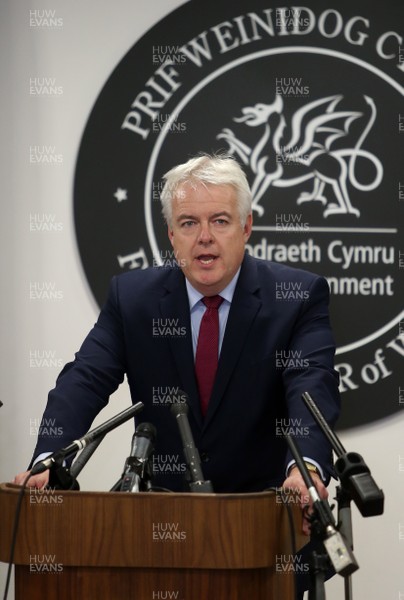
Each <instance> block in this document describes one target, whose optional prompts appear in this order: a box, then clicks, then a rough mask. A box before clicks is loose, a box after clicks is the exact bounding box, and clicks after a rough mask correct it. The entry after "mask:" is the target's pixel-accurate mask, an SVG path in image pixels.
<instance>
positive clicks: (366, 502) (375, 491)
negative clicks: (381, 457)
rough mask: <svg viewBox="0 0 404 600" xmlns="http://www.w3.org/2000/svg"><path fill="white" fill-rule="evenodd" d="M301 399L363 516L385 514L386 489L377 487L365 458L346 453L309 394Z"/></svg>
mask: <svg viewBox="0 0 404 600" xmlns="http://www.w3.org/2000/svg"><path fill="white" fill-rule="evenodd" d="M302 398H303V401H304V403H305V404H306V406H307V408H308V409H309V410H310V412H311V414H312V415H313V417H314V418H315V420H316V421H317V423H318V425H319V426H320V428H321V430H322V431H323V433H324V434H325V436H326V437H327V438H328V440H329V442H330V444H331V445H332V447H333V449H334V452H335V454H336V455H337V456H338V458H337V460H336V461H335V471H336V473H337V475H338V477H339V479H340V481H341V484H342V485H343V486H344V488H345V489H346V490H348V491H349V493H350V495H351V498H352V500H353V501H354V502H355V504H356V506H357V507H358V509H359V510H360V512H361V514H362V516H363V517H374V516H377V515H381V514H383V510H384V493H383V490H381V489H380V488H379V487H378V485H377V484H376V482H375V480H374V479H373V477H372V475H371V472H370V469H369V467H368V466H367V464H366V463H365V461H364V459H363V458H362V456H361V455H360V454H358V453H357V452H347V451H346V450H345V448H344V446H343V445H342V443H341V441H340V440H339V438H338V437H337V435H336V434H335V433H334V432H333V431H332V429H331V428H330V426H329V425H328V423H327V421H326V420H325V418H324V415H323V414H322V412H321V411H320V409H319V407H318V406H317V404H316V403H315V402H314V400H313V398H312V397H311V396H310V394H309V393H308V392H304V393H303V394H302Z"/></svg>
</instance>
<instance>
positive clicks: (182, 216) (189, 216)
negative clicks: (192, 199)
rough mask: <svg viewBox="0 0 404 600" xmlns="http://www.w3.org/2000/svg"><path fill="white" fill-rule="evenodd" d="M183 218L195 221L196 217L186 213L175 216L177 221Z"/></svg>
mask: <svg viewBox="0 0 404 600" xmlns="http://www.w3.org/2000/svg"><path fill="white" fill-rule="evenodd" d="M184 219H185V220H187V221H188V220H189V221H196V220H197V217H195V215H186V214H181V215H178V217H177V221H183V220H184Z"/></svg>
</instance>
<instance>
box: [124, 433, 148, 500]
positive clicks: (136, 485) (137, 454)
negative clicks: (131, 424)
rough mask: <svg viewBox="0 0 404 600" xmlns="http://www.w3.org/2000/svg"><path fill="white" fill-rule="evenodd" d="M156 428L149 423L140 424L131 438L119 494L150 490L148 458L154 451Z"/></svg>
mask: <svg viewBox="0 0 404 600" xmlns="http://www.w3.org/2000/svg"><path fill="white" fill-rule="evenodd" d="M155 439H156V428H155V427H154V425H152V424H151V423H140V424H139V425H138V426H137V427H136V431H135V433H134V434H133V437H132V447H131V451H130V456H129V457H128V458H127V459H126V462H125V466H124V470H123V475H122V483H121V487H120V491H121V492H140V491H145V490H146V491H147V490H149V489H150V487H151V485H150V480H151V470H150V463H149V458H150V456H151V454H152V453H153V450H154V441H155Z"/></svg>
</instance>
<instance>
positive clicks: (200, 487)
mask: <svg viewBox="0 0 404 600" xmlns="http://www.w3.org/2000/svg"><path fill="white" fill-rule="evenodd" d="M180 394H181V396H182V397H185V398H188V395H187V394H186V393H185V392H183V391H181V392H180ZM171 412H172V414H173V415H174V416H175V418H176V420H177V423H178V428H179V430H180V436H181V440H182V444H183V447H184V455H185V460H186V462H187V466H188V469H189V472H190V474H191V479H192V481H191V482H190V483H189V487H190V490H191V492H196V493H207V494H212V493H213V486H212V483H211V482H210V481H208V480H206V481H205V479H204V476H203V473H202V467H201V459H200V457H199V452H198V449H197V448H196V446H195V443H194V438H193V436H192V431H191V428H190V426H189V421H188V416H187V415H188V404H187V402H186V400H185V402H174V403H173V404H172V405H171Z"/></svg>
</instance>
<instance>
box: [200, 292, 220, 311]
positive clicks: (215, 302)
mask: <svg viewBox="0 0 404 600" xmlns="http://www.w3.org/2000/svg"><path fill="white" fill-rule="evenodd" d="M202 302H203V303H204V305H205V306H206V308H216V309H218V308H219V306H220V305H221V303H222V302H223V298H222V297H221V296H217V295H216V296H205V297H204V298H202Z"/></svg>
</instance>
